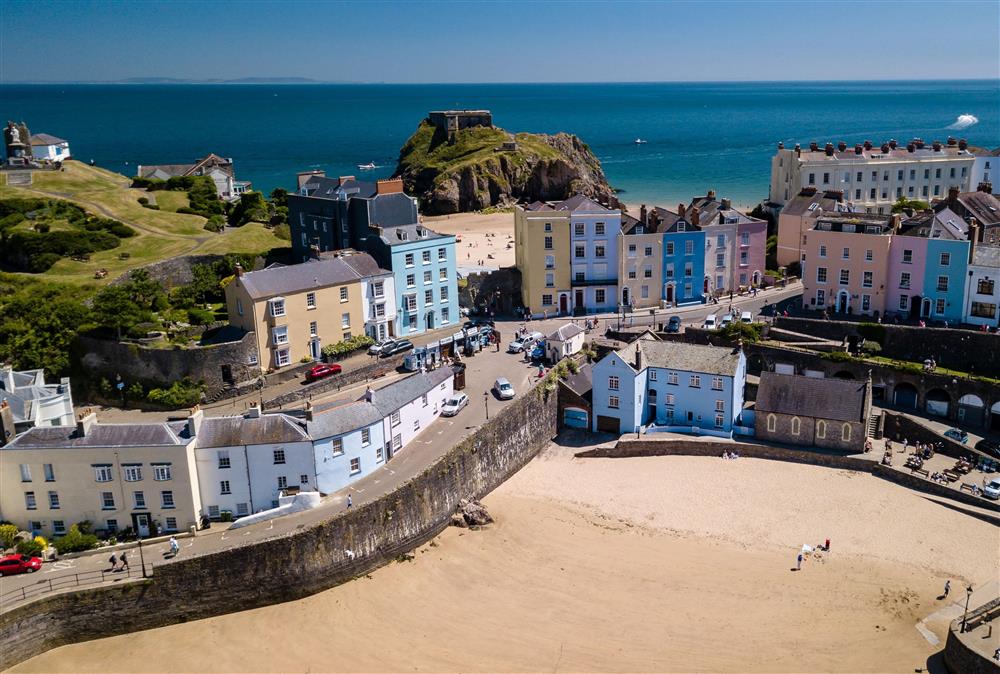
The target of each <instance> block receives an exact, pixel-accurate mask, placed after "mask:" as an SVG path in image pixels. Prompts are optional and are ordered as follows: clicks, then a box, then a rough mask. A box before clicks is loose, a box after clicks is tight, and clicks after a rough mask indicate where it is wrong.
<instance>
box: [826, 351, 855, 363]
mask: <svg viewBox="0 0 1000 674" xmlns="http://www.w3.org/2000/svg"><path fill="white" fill-rule="evenodd" d="M820 358H822V359H823V360H829V361H831V362H834V363H849V362H851V361H853V360H854V356H852V355H851V354H849V353H847V352H846V351H831V352H830V353H824V354H823V355H822V356H820Z"/></svg>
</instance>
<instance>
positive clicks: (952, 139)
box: [948, 136, 958, 145]
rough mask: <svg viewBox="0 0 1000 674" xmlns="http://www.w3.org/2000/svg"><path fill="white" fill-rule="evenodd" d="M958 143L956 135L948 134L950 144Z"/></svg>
mask: <svg viewBox="0 0 1000 674" xmlns="http://www.w3.org/2000/svg"><path fill="white" fill-rule="evenodd" d="M957 143H958V141H957V140H956V139H955V137H954V136H948V145H956V144H957Z"/></svg>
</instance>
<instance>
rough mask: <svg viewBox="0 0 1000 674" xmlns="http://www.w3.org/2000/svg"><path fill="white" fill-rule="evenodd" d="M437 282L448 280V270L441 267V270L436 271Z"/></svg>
mask: <svg viewBox="0 0 1000 674" xmlns="http://www.w3.org/2000/svg"><path fill="white" fill-rule="evenodd" d="M438 280H439V281H447V280H448V270H447V269H445V268H444V267H441V269H439V270H438Z"/></svg>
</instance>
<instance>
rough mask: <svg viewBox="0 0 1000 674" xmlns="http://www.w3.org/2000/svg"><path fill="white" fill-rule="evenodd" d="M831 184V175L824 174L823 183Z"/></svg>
mask: <svg viewBox="0 0 1000 674" xmlns="http://www.w3.org/2000/svg"><path fill="white" fill-rule="evenodd" d="M829 182H830V174H829V173H824V174H823V183H824V184H826V183H829Z"/></svg>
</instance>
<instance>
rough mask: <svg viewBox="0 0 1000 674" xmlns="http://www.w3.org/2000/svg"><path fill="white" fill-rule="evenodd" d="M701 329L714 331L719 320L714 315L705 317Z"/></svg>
mask: <svg viewBox="0 0 1000 674" xmlns="http://www.w3.org/2000/svg"><path fill="white" fill-rule="evenodd" d="M701 327H703V328H705V329H706V330H715V329H716V328H718V327H719V319H718V318H716V316H715V314H712V315H711V316H706V317H705V322H704V323H702V324H701Z"/></svg>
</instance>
